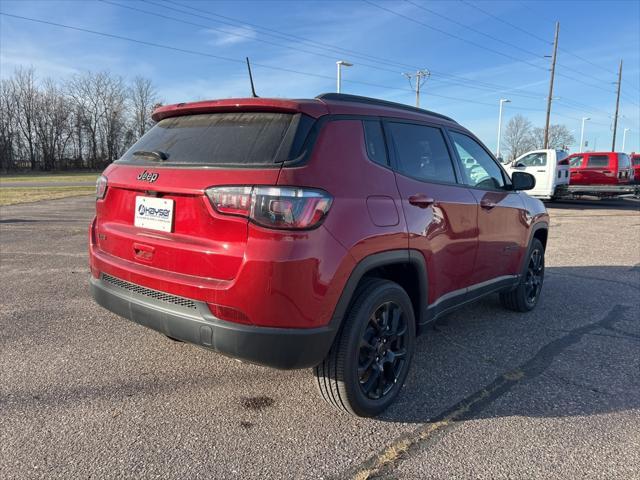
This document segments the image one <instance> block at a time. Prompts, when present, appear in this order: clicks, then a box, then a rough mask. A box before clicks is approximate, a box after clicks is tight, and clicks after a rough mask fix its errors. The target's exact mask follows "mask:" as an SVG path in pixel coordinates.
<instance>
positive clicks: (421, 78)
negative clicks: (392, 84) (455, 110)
mask: <svg viewBox="0 0 640 480" xmlns="http://www.w3.org/2000/svg"><path fill="white" fill-rule="evenodd" d="M402 75H404V76H405V77H407V79H408V80H409V86H410V87H411V90H413V89H414V88H413V84H412V83H411V79H412V78H415V79H416V88H415V91H416V107H420V87H421V86H422V85H423V84H424V82H426V81H427V78H429V77H430V76H431V72H430V71H429V70H418V71H417V72H416V73H415V74H412V73H403V74H402Z"/></svg>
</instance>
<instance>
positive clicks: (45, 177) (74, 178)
mask: <svg viewBox="0 0 640 480" xmlns="http://www.w3.org/2000/svg"><path fill="white" fill-rule="evenodd" d="M97 178H98V174H97V173H28V174H21V175H0V183H4V182H7V183H9V182H11V183H17V182H47V183H49V182H95V181H96V179H97Z"/></svg>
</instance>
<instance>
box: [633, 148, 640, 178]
mask: <svg viewBox="0 0 640 480" xmlns="http://www.w3.org/2000/svg"><path fill="white" fill-rule="evenodd" d="M631 168H632V169H633V182H634V183H637V184H640V153H632V154H631Z"/></svg>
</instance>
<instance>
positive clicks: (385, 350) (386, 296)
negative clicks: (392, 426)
mask: <svg viewBox="0 0 640 480" xmlns="http://www.w3.org/2000/svg"><path fill="white" fill-rule="evenodd" d="M414 344H415V317H414V314H413V307H412V305H411V300H410V299H409V296H408V295H407V293H406V292H405V291H404V289H403V288H402V287H401V286H400V285H398V284H397V283H394V282H391V281H388V280H382V279H366V280H365V281H364V282H363V284H362V285H361V286H360V287H359V288H358V290H357V291H356V294H355V298H354V301H353V303H352V305H351V308H350V309H349V312H348V313H347V316H346V318H345V320H344V323H343V326H342V328H341V330H340V332H339V333H338V335H337V337H336V339H335V341H334V344H333V346H332V347H331V350H330V351H329V353H328V355H327V357H326V358H325V359H324V360H323V361H322V363H320V364H319V365H318V366H316V367H315V368H314V375H315V377H316V381H317V386H318V389H319V390H320V393H321V395H322V397H323V398H324V399H325V400H326V401H327V402H328V403H329V404H331V405H333V406H334V407H336V408H338V409H339V410H343V411H346V412H349V413H352V414H354V415H360V416H366V417H370V416H375V415H378V414H379V413H381V412H382V411H384V410H385V409H386V408H387V407H388V406H389V405H390V404H391V403H392V402H393V401H394V400H395V398H396V397H397V396H398V393H399V392H400V389H401V388H402V385H403V384H404V381H405V379H406V377H407V373H408V371H409V365H410V363H411V358H412V356H413V349H414Z"/></svg>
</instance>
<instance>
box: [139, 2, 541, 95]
mask: <svg viewBox="0 0 640 480" xmlns="http://www.w3.org/2000/svg"><path fill="white" fill-rule="evenodd" d="M142 1H143V2H145V3H148V4H151V5H156V6H160V7H162V8H166V9H169V10H172V11H175V12H180V13H183V14H186V15H190V16H194V17H196V18H202V14H204V15H205V17H208V19H211V20H212V21H214V22H218V23H223V24H226V25H232V26H235V27H238V26H239V27H241V28H245V29H246V27H245V26H243V25H242V23H244V24H245V25H249V26H251V27H253V28H256V29H258V30H266V31H268V32H274V33H275V35H274V33H266V34H265V33H263V32H260V33H263V34H264V35H270V36H276V35H277V36H276V38H282V36H287V37H291V38H293V39H295V40H296V41H303V42H305V43H308V44H315V45H319V46H320V47H315V46H314V48H324V49H325V50H327V49H328V50H330V51H335V52H338V53H340V54H343V53H346V54H349V55H351V57H352V58H358V57H360V58H367V57H368V58H371V59H375V60H370V61H373V62H374V63H381V64H383V65H398V66H401V67H402V68H409V69H415V70H418V69H419V68H420V67H418V66H416V65H409V64H405V63H401V62H397V61H394V60H390V59H386V58H382V57H374V56H372V55H369V54H366V53H363V52H359V51H355V50H348V49H343V48H338V47H335V46H334V45H330V44H326V43H321V42H316V41H313V40H309V39H307V38H304V37H300V36H297V35H290V34H285V33H282V32H280V31H278V30H275V29H271V28H267V27H264V26H261V25H257V24H255V23H249V22H244V21H243V20H241V19H237V18H232V17H228V16H224V15H219V14H216V13H213V12H211V11H209V10H204V9H202V8H196V7H192V6H187V5H182V4H177V5H180V6H182V7H184V8H188V9H190V10H193V11H195V12H199V13H200V15H196V14H193V13H191V12H187V11H185V10H180V9H176V8H172V7H168V6H166V5H164V4H159V3H157V2H154V1H151V0H142ZM163 1H164V2H165V3H169V4H172V5H176V3H174V2H170V1H169V0H163ZM211 17H220V18H224V19H227V20H231V21H233V22H236V23H233V24H232V23H228V22H221V21H220V20H216V19H212V18H211ZM332 58H333V57H332ZM394 73H399V72H398V71H394ZM431 74H432V78H433V80H436V81H437V80H438V79H437V77H443V78H447V79H452V80H456V81H457V82H458V83H459V84H461V85H466V84H470V85H472V86H473V87H477V86H478V85H483V86H486V87H492V88H494V89H496V90H499V91H504V90H509V91H513V90H519V91H520V90H521V89H513V88H512V87H507V86H504V85H496V84H491V83H487V82H482V81H480V80H476V79H470V78H468V77H464V76H460V75H453V74H448V73H444V72H438V71H435V70H431ZM434 77H435V78H434ZM524 93H529V94H530V95H532V97H533V96H535V97H537V96H540V95H542V94H539V93H536V92H524Z"/></svg>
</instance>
